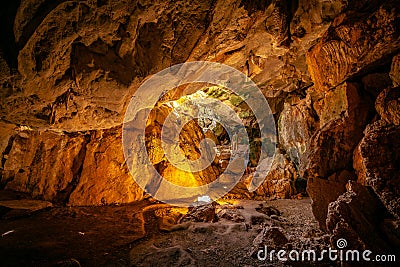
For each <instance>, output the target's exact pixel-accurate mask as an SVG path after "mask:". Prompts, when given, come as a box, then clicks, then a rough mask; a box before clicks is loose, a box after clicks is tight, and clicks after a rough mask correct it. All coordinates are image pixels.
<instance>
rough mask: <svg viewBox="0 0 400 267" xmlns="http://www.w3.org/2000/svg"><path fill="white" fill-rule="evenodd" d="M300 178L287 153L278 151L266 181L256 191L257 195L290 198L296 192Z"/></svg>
mask: <svg viewBox="0 0 400 267" xmlns="http://www.w3.org/2000/svg"><path fill="white" fill-rule="evenodd" d="M297 178H298V174H297V170H296V167H295V165H294V164H293V163H292V162H291V161H290V159H288V158H287V157H286V156H285V155H283V154H281V153H279V152H278V153H276V155H275V158H274V161H273V163H272V166H271V169H270V172H269V173H268V175H267V177H265V180H264V182H263V183H262V184H261V185H260V186H259V187H258V188H257V190H256V191H255V192H254V193H255V194H256V195H257V196H265V197H268V198H272V199H275V198H278V199H283V198H290V196H292V195H294V194H295V193H296V189H295V182H296V179H297Z"/></svg>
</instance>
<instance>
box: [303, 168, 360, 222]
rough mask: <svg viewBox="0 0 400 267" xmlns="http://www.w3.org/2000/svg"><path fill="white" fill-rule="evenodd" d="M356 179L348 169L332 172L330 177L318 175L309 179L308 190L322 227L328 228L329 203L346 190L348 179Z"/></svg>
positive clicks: (313, 208) (315, 214)
mask: <svg viewBox="0 0 400 267" xmlns="http://www.w3.org/2000/svg"><path fill="white" fill-rule="evenodd" d="M355 179H356V177H355V176H354V175H353V174H352V173H350V172H349V171H346V170H344V171H342V172H340V173H339V174H336V173H335V174H332V175H331V176H329V177H328V179H321V178H317V177H314V178H309V179H308V183H307V192H308V194H309V195H310V197H311V199H312V203H311V206H312V210H313V213H314V216H315V218H316V219H317V221H318V222H319V225H320V227H321V229H324V230H325V229H326V227H325V221H326V217H327V212H328V205H329V203H331V202H333V201H335V200H336V199H337V198H338V197H339V196H340V195H341V194H343V192H345V191H346V187H345V185H346V183H347V181H349V180H355Z"/></svg>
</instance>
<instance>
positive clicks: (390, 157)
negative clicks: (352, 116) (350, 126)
mask: <svg viewBox="0 0 400 267" xmlns="http://www.w3.org/2000/svg"><path fill="white" fill-rule="evenodd" d="M399 141H400V128H399V127H398V126H394V125H387V124H385V123H384V122H383V121H377V122H375V123H373V124H370V125H368V127H367V128H366V130H365V136H364V138H363V139H362V140H361V142H360V144H359V145H358V147H357V149H356V150H355V152H354V169H355V170H356V172H357V174H358V181H359V182H360V183H361V184H363V185H366V186H371V187H372V189H373V190H374V192H375V194H376V195H377V196H378V197H379V199H380V200H381V201H382V203H383V204H384V205H385V207H386V208H387V210H388V211H389V212H390V213H391V214H392V215H393V216H395V217H396V218H397V219H399V218H400V198H399V196H400V186H399V184H400V169H399V164H398V163H399V159H400V146H399V144H400V142H399Z"/></svg>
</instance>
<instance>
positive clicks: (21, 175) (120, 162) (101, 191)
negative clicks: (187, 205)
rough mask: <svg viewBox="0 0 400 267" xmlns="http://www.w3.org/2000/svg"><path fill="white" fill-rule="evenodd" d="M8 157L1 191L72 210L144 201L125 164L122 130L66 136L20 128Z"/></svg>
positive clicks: (11, 142) (5, 154) (5, 155)
mask: <svg viewBox="0 0 400 267" xmlns="http://www.w3.org/2000/svg"><path fill="white" fill-rule="evenodd" d="M9 140H10V141H9V145H8V147H7V148H6V150H5V153H4V154H3V162H2V164H3V165H2V179H1V184H2V187H5V189H9V190H16V191H21V192H27V193H30V194H31V195H32V196H33V197H36V198H42V199H45V200H50V201H54V202H58V203H68V204H71V205H92V204H97V205H100V204H106V203H125V202H132V201H135V200H139V199H142V198H143V195H144V193H143V191H142V190H141V189H140V188H139V187H138V186H137V185H136V183H135V182H134V181H133V179H132V178H131V176H130V175H129V172H128V169H127V168H126V165H125V164H124V157H123V153H122V148H121V146H122V142H121V129H120V128H119V129H118V128H112V129H108V130H101V131H88V132H80V133H67V132H56V131H50V130H48V131H37V130H32V129H29V128H26V127H21V128H20V129H18V130H17V132H16V133H15V134H14V135H12V136H11V137H10V139H9Z"/></svg>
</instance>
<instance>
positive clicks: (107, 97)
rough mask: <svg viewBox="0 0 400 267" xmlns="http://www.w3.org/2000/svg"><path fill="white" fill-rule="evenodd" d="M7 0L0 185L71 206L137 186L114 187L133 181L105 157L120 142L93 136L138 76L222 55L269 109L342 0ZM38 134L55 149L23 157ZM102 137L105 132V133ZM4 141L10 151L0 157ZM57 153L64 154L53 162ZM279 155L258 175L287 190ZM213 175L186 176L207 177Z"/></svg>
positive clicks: (285, 98) (293, 80)
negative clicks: (277, 169) (267, 172)
mask: <svg viewBox="0 0 400 267" xmlns="http://www.w3.org/2000/svg"><path fill="white" fill-rule="evenodd" d="M9 5H10V8H11V9H12V10H14V11H13V12H10V13H7V16H6V17H4V19H5V20H7V23H4V24H2V27H4V28H5V30H6V31H4V32H2V36H3V35H4V36H5V35H7V38H6V39H12V40H7V44H4V47H3V44H2V46H1V49H0V50H1V51H0V52H1V53H0V55H2V51H3V50H4V51H5V52H7V51H11V50H13V51H14V52H13V53H7V54H4V55H5V57H4V60H0V62H1V66H2V67H1V77H2V80H1V85H2V88H3V90H1V93H0V94H1V98H0V111H1V119H2V121H6V122H7V124H3V123H2V124H1V125H2V131H1V134H2V136H3V135H4V136H5V138H4V139H2V142H3V141H4V140H7V141H4V142H5V143H7V144H8V143H9V146H7V144H4V145H3V144H2V145H1V147H0V148H1V151H2V153H3V154H4V157H3V158H2V165H3V166H5V168H8V169H3V170H2V171H1V172H2V178H1V179H2V187H6V188H10V189H16V190H21V191H25V192H29V193H31V194H32V196H34V197H38V198H45V199H52V200H54V201H56V200H57V201H60V202H65V201H67V202H69V203H70V204H73V205H86V204H99V203H111V202H121V201H122V202H126V201H132V200H136V199H138V198H139V195H140V196H141V195H142V192H141V191H137V192H136V193H132V194H133V195H130V194H131V193H126V192H130V191H131V190H133V189H132V186H133V187H135V186H134V185H131V184H130V180H129V179H128V178H127V174H126V167H123V166H119V165H118V164H122V162H123V161H122V158H121V154H118V156H117V157H116V156H115V155H116V153H120V152H117V151H116V150H117V149H119V148H120V146H119V145H114V149H115V150H114V149H106V148H105V145H103V144H98V145H96V144H95V141H94V140H95V139H96V138H100V139H101V137H99V136H102V135H103V133H104V132H108V131H113V130H112V129H113V127H119V125H120V124H121V123H122V120H123V115H124V112H125V109H126V106H127V104H128V102H129V100H130V97H131V96H132V94H133V93H134V92H135V91H136V89H137V88H138V86H139V85H140V84H141V82H142V81H143V80H144V79H146V78H147V77H148V76H149V75H152V74H154V73H156V72H157V71H159V70H162V69H164V68H166V67H169V66H170V65H173V64H176V63H181V62H185V61H189V60H190V61H193V60H209V61H217V62H221V63H225V64H227V65H230V66H232V67H234V68H237V69H239V70H241V71H242V72H244V73H245V74H247V75H248V76H249V77H251V78H252V79H253V80H254V81H255V82H256V83H257V84H258V85H259V87H260V89H261V90H262V92H263V93H264V95H265V96H266V98H267V99H268V101H269V102H270V105H271V108H272V111H273V113H274V114H275V115H276V116H277V117H279V116H280V113H281V111H282V109H283V108H284V106H285V102H289V103H291V104H293V105H295V104H296V103H297V102H298V101H300V100H301V99H303V98H304V96H305V88H308V87H309V86H310V84H311V78H310V75H309V73H308V67H307V64H306V57H305V54H306V51H307V50H308V49H309V48H310V47H311V46H312V45H313V44H314V41H315V40H316V38H318V37H320V36H321V35H322V34H323V32H324V31H325V30H326V28H327V27H328V25H329V22H330V21H331V20H332V19H333V18H334V17H335V16H336V15H337V14H339V13H340V12H342V11H343V10H344V9H345V8H346V6H347V4H346V3H343V2H342V1H330V2H326V1H318V0H314V1H305V0H299V1H290V3H286V1H278V0H275V1H270V2H265V3H261V2H258V1H255V2H253V1H240V0H230V1H228V2H226V1H225V2H224V1H195V2H191V3H187V2H185V1H175V2H168V3H165V2H163V1H156V2H154V1H133V0H132V1H128V2H120V1H116V0H109V1H86V2H81V1H78V2H65V1H55V2H54V1H48V0H23V1H21V2H20V4H15V5H14V4H13V5H11V4H9ZM227 14H229V15H227ZM9 22H10V23H9ZM6 46H7V47H6ZM11 46H12V47H11ZM0 58H1V59H2V58H3V57H0ZM10 62H14V64H11V63H10ZM171 99H176V98H171ZM300 105H301V104H300ZM305 116H307V115H305ZM14 125H17V126H20V125H26V126H27V127H30V128H32V129H34V130H33V131H32V133H33V132H35V131H36V132H37V134H33V136H35V137H32V138H30V137H29V138H27V139H28V140H27V141H26V142H28V143H30V142H32V143H30V144H31V145H32V148H30V149H28V150H29V151H28V153H26V155H25V154H24V153H17V150H16V148H17V147H18V145H19V142H20V139H21V138H20V137H18V138H15V139H13V138H11V139H10V136H13V135H14V134H12V133H10V134H8V132H10V131H11V130H10V129H12V128H14V127H15V126H14ZM49 129H51V130H56V132H53V131H48V130H49ZM58 130H61V131H60V132H59V131H58ZM62 131H65V132H66V133H65V134H63V133H62ZM88 131H92V132H90V133H89V132H88ZM42 132H43V133H45V134H43V135H39V133H42ZM47 135H49V136H51V137H53V135H54V137H53V140H52V141H50V140H47V139H46V140H42V139H41V138H42V137H36V136H43V138H47ZM286 136H287V138H288V140H292V139H293V138H292V137H290V136H289V135H286ZM305 136H308V134H306V135H305ZM87 139H90V140H87ZM294 139H295V138H294ZM294 139H293V140H294ZM8 140H10V141H8ZM14 140H15V142H16V143H15V144H13V142H14ZM101 140H103V139H101ZM42 142H43V144H44V149H48V148H47V147H46V146H50V147H56V148H54V149H53V150H51V148H49V149H50V151H49V152H46V153H44V154H43V156H42V157H41V158H40V162H32V160H31V158H34V156H32V155H34V153H35V151H36V150H37V149H38V148H37V147H36V146H39V145H40V144H41V143H42ZM52 142H53V143H52ZM61 142H64V143H66V145H64V144H63V143H62V144H61ZM104 142H111V143H113V144H114V142H117V141H116V140H114V139H113V138H112V137H106V138H105V139H104ZM289 142H290V141H289ZM302 146H303V144H302ZM13 147H15V150H13V149H11V150H13V151H12V153H13V154H12V155H13V156H12V157H13V158H11V156H10V157H9V156H7V155H8V154H9V153H10V151H9V149H10V148H13ZM58 147H63V149H62V151H61V152H60V154H58V152H55V151H58V150H60V149H61V148H58ZM80 147H82V149H83V147H85V148H84V150H87V151H86V152H85V153H86V154H88V153H89V154H88V155H87V156H85V157H83V156H82V155H81V154H83V153H84V152H83V150H82V152H81V154H79V151H81V149H80ZM86 147H87V148H86ZM97 150H99V151H97ZM103 151H105V152H104V153H103ZM90 153H94V154H93V155H92V154H90ZM282 153H284V152H282ZM105 154H107V155H105ZM254 155H255V156H254V157H253V158H252V161H253V162H256V157H257V153H255V154H254ZM98 157H99V159H98ZM283 158H287V157H286V156H285V155H284V156H283ZM61 159H65V164H63V163H59V162H61ZM74 159H76V160H75V161H76V162H77V163H75V165H74ZM78 159H79V160H78ZM7 161H10V162H7ZM82 161H84V162H82ZM22 162H23V163H22ZM47 162H49V164H47ZM282 164H283V165H282ZM284 164H287V166H284ZM45 165H46V166H45ZM279 165H280V166H281V167H283V168H284V169H290V175H291V177H293V178H291V177H285V179H286V182H284V183H282V182H279V183H276V182H274V183H272V182H269V183H270V184H269V185H268V190H267V191H268V192H270V193H269V194H272V195H273V194H275V193H274V192H278V193H276V197H289V196H290V195H291V194H292V192H294V190H292V188H293V185H291V183H292V181H293V179H294V177H296V176H297V174H295V172H296V171H295V170H294V167H293V163H291V162H290V160H285V161H284V162H281V163H279ZM28 166H29V167H28ZM50 166H55V167H54V168H52V167H50ZM62 166H64V167H62ZM73 166H74V167H73ZM75 166H78V167H75ZM79 166H82V168H79ZM85 166H88V168H93V169H90V170H89V169H85ZM89 166H90V167H89ZM93 166H95V167H93ZM36 168H41V169H40V170H39V169H36ZM107 168H111V170H112V172H109V173H108V172H107V170H106V169H107ZM157 168H159V170H161V169H162V170H163V171H162V172H163V173H164V174H165V175H167V176H168V175H169V176H170V177H174V176H175V174H176V172H175V171H173V170H171V168H169V167H168V166H164V165H163V166H161V164H159V166H158V167H157ZM19 169H21V172H18V171H19ZM23 171H25V172H23ZM138 171H139V170H138ZM216 173H218V171H217V170H214V174H212V175H210V176H209V175H205V176H203V177H201V178H200V179H197V178H196V179H195V180H197V181H199V180H202V181H210V180H213V178H214V175H215V174H216ZM286 173H287V172H286V171H284V172H282V173H281V174H279V175H280V178H279V179H280V180H282V179H281V178H282V175H286ZM273 176H276V175H275V174H274V175H273ZM29 177H30V178H29ZM61 177H63V178H61ZM78 177H79V179H78ZM179 177H181V176H179ZM11 179H13V180H12V181H10V180H11ZM175 180H179V181H182V179H175ZM272 180H274V181H275V180H277V179H272ZM272 180H271V181H272ZM36 184H37V185H38V186H37V187H36ZM28 185H29V186H28ZM102 186H103V187H102ZM123 186H125V187H128V188H125V189H122V187H123ZM71 190H72V191H73V192H72V191H71ZM135 190H136V189H135ZM111 191H112V192H111ZM267 191H265V190H264V191H263V192H262V194H265V193H266V192H267ZM95 195H96V196H95ZM55 197H56V199H54V198H55Z"/></svg>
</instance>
